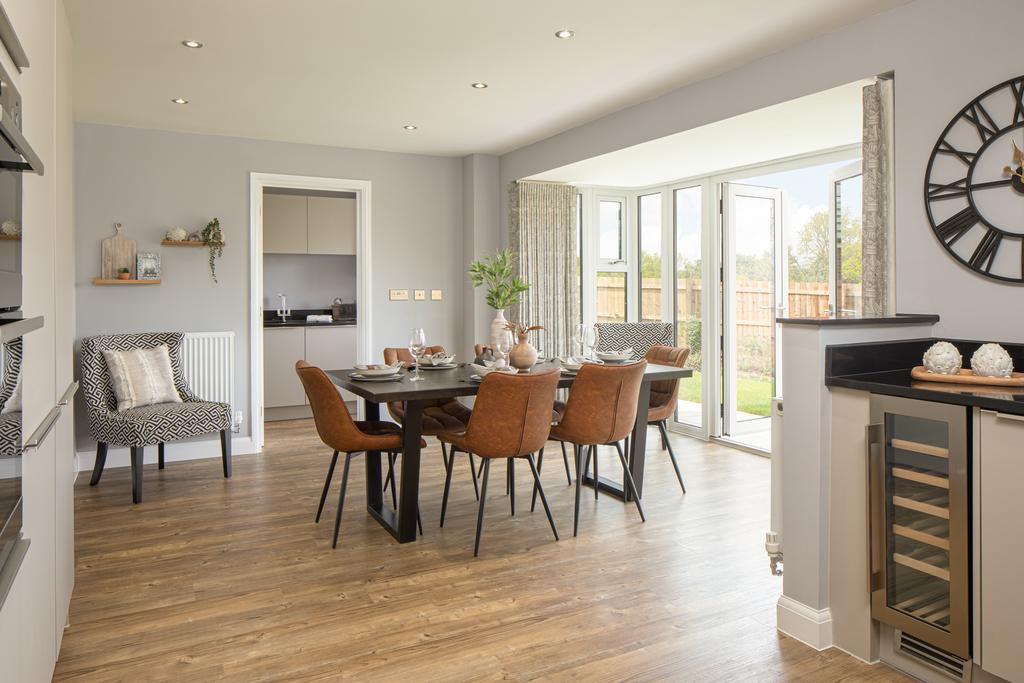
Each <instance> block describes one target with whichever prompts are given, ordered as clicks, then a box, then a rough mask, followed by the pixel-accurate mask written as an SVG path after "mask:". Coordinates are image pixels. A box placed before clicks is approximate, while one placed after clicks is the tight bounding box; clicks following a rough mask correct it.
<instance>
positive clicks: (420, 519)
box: [416, 505, 423, 536]
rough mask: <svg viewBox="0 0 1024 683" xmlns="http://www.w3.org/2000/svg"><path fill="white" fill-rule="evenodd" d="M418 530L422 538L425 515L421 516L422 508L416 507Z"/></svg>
mask: <svg viewBox="0 0 1024 683" xmlns="http://www.w3.org/2000/svg"><path fill="white" fill-rule="evenodd" d="M416 528H417V529H419V531H420V536H422V535H423V515H421V514H420V506H419V505H417V506H416Z"/></svg>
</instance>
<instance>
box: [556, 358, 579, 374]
mask: <svg viewBox="0 0 1024 683" xmlns="http://www.w3.org/2000/svg"><path fill="white" fill-rule="evenodd" d="M558 362H559V363H561V365H562V367H563V368H565V369H566V370H569V371H570V372H576V371H577V370H579V369H580V368H582V367H583V360H581V359H579V358H576V357H574V356H562V357H561V358H559V359H558Z"/></svg>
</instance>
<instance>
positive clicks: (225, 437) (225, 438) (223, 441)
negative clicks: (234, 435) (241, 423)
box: [220, 429, 231, 479]
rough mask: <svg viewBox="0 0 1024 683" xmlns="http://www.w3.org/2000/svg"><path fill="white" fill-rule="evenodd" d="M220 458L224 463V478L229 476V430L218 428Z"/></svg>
mask: <svg viewBox="0 0 1024 683" xmlns="http://www.w3.org/2000/svg"><path fill="white" fill-rule="evenodd" d="M220 459H221V461H222V462H223V464H224V478H225V479H230V478H231V430H228V429H222V430H220Z"/></svg>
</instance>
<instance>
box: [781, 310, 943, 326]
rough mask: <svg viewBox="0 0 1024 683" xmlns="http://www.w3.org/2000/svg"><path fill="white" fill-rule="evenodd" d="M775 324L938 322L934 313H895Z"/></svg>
mask: <svg viewBox="0 0 1024 683" xmlns="http://www.w3.org/2000/svg"><path fill="white" fill-rule="evenodd" d="M775 322H777V323H783V324H785V325H810V326H816V327H825V326H829V327H830V326H835V325H917V324H921V325H928V324H934V323H937V322H939V316H937V315H935V314H934V313H896V314H895V315H876V316H872V315H867V316H864V315H862V316H851V315H830V316H825V317H822V318H785V317H780V318H776V319H775Z"/></svg>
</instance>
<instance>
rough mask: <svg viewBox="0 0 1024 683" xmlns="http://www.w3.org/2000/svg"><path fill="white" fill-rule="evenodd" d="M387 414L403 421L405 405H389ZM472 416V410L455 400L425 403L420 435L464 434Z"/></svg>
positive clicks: (399, 403) (395, 402)
mask: <svg viewBox="0 0 1024 683" xmlns="http://www.w3.org/2000/svg"><path fill="white" fill-rule="evenodd" d="M388 412H389V413H391V417H393V418H395V420H397V421H398V422H404V421H405V404H404V403H402V402H401V401H393V402H391V403H389V404H388ZM472 414H473V411H472V410H470V409H469V408H467V407H466V406H464V405H463V404H462V403H459V401H457V400H456V399H451V398H449V399H439V400H437V401H426V402H425V405H424V406H423V432H422V433H423V434H424V435H426V436H437V435H438V434H441V433H443V432H464V431H466V425H468V424H469V416H470V415H472Z"/></svg>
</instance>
